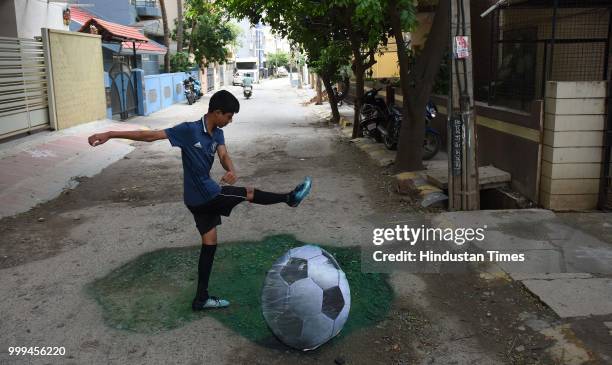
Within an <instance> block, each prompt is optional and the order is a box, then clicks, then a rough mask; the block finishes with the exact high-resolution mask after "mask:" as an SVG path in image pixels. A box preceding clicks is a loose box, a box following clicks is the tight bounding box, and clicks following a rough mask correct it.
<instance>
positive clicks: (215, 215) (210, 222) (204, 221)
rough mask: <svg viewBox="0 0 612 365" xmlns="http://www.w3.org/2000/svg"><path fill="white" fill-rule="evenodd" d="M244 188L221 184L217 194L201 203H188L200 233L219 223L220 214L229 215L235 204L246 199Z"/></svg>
mask: <svg viewBox="0 0 612 365" xmlns="http://www.w3.org/2000/svg"><path fill="white" fill-rule="evenodd" d="M246 194H247V191H246V188H243V187H239V186H228V185H225V186H222V187H221V192H220V193H219V195H217V196H215V197H214V198H212V200H210V201H208V202H206V203H204V204H202V205H196V206H193V205H188V206H187V208H189V210H190V211H191V213H192V214H193V219H195V222H196V227H198V231H199V232H200V234H201V235H203V234H204V233H206V232H208V231H210V230H211V229H213V228H215V227H216V226H218V225H219V224H221V216H222V215H223V216H225V217H229V215H230V213H231V212H232V209H234V207H236V205H238V204H240V203H242V202H243V201H245V200H246Z"/></svg>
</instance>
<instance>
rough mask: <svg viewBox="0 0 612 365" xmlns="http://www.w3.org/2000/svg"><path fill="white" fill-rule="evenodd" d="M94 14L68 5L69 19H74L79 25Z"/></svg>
mask: <svg viewBox="0 0 612 365" xmlns="http://www.w3.org/2000/svg"><path fill="white" fill-rule="evenodd" d="M93 17H94V16H93V15H91V14H90V13H88V12H86V11H85V10H83V9H81V8H80V7H78V6H74V5H71V6H70V20H72V21H75V22H77V23H79V24H81V25H83V24H85V23H87V21H88V20H89V19H91V18H93Z"/></svg>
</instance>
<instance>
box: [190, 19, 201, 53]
mask: <svg viewBox="0 0 612 365" xmlns="http://www.w3.org/2000/svg"><path fill="white" fill-rule="evenodd" d="M195 27H196V20H195V19H193V20H192V21H191V33H190V35H191V38H190V39H189V52H188V53H189V54H192V53H193V33H194V32H193V31H194V30H195ZM198 63H199V62H198Z"/></svg>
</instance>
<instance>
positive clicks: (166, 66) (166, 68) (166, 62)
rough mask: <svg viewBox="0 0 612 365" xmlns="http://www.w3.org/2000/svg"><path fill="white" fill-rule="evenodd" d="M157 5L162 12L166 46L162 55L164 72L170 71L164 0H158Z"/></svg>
mask: <svg viewBox="0 0 612 365" xmlns="http://www.w3.org/2000/svg"><path fill="white" fill-rule="evenodd" d="M159 7H160V8H161V13H162V23H164V46H166V54H165V55H164V72H166V73H168V72H170V30H168V15H167V14H166V3H165V0H159Z"/></svg>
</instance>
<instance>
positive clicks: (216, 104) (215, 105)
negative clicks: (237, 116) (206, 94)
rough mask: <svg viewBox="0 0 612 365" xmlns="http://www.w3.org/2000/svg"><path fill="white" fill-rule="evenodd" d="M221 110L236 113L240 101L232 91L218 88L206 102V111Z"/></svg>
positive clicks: (238, 109)
mask: <svg viewBox="0 0 612 365" xmlns="http://www.w3.org/2000/svg"><path fill="white" fill-rule="evenodd" d="M215 110H221V112H223V113H238V111H240V103H239V102H238V99H236V97H235V96H234V95H232V93H230V92H229V91H227V90H219V91H217V92H216V93H214V94H213V96H212V97H211V98H210V101H209V102H208V112H213V111H215Z"/></svg>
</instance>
